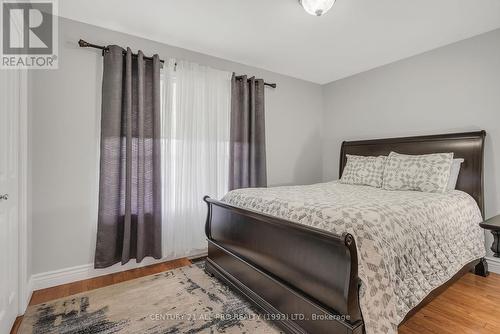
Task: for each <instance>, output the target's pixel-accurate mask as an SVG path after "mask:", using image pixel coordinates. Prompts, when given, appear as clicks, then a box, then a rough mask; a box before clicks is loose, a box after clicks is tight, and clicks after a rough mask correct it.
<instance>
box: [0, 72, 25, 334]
mask: <svg viewBox="0 0 500 334" xmlns="http://www.w3.org/2000/svg"><path fill="white" fill-rule="evenodd" d="M20 80H21V73H20V71H18V70H1V69H0V333H9V332H10V329H11V327H12V324H13V322H14V320H15V318H16V316H17V314H18V303H19V297H18V275H19V261H18V260H19V259H18V251H19V234H18V233H19V232H18V179H19V175H18V159H19V152H18V151H19V150H18V139H19V114H20V113H19V110H20V105H21V100H20V99H21V96H20Z"/></svg>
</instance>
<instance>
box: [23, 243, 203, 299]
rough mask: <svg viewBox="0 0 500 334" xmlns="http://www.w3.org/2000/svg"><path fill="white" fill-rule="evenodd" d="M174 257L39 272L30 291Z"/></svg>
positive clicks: (33, 278)
mask: <svg viewBox="0 0 500 334" xmlns="http://www.w3.org/2000/svg"><path fill="white" fill-rule="evenodd" d="M204 255H206V251H203V252H199V253H195V254H191V255H190V256H188V258H197V257H201V256H204ZM172 260H174V259H173V258H164V259H161V260H156V259H153V258H146V259H144V260H143V261H142V262H141V263H136V262H134V260H130V262H128V263H127V264H125V265H121V264H120V263H117V264H115V265H113V266H111V267H108V268H105V269H94V264H93V263H89V264H84V265H80V266H74V267H70V268H64V269H59V270H53V271H48V272H44V273H39V274H35V275H33V276H31V280H30V282H31V284H32V287H31V289H30V291H36V290H40V289H46V288H50V287H53V286H57V285H62V284H67V283H72V282H77V281H82V280H86V279H89V278H94V277H99V276H103V275H108V274H113V273H117V272H120V271H126V270H130V269H135V268H141V267H145V266H149V265H152V264H157V263H161V262H165V261H172Z"/></svg>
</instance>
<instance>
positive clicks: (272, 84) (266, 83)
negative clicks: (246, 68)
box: [235, 75, 276, 88]
mask: <svg viewBox="0 0 500 334" xmlns="http://www.w3.org/2000/svg"><path fill="white" fill-rule="evenodd" d="M235 78H236V79H237V80H241V79H243V75H237V76H235ZM264 86H269V87H271V88H276V84H275V83H268V82H264Z"/></svg>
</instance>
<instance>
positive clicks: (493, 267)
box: [486, 256, 500, 274]
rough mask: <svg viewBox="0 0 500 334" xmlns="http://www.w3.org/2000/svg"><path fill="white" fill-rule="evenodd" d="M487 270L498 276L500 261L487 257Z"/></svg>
mask: <svg viewBox="0 0 500 334" xmlns="http://www.w3.org/2000/svg"><path fill="white" fill-rule="evenodd" d="M486 262H487V263H488V270H489V271H490V272H492V273H497V274H500V259H499V258H497V257H492V256H487V257H486Z"/></svg>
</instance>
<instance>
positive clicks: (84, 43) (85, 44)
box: [78, 39, 89, 48]
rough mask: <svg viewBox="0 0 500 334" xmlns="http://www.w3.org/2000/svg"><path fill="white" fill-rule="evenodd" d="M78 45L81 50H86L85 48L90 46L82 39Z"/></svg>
mask: <svg viewBox="0 0 500 334" xmlns="http://www.w3.org/2000/svg"><path fill="white" fill-rule="evenodd" d="M78 45H79V46H80V47H81V48H85V47H88V46H89V43H87V42H85V41H84V40H83V39H80V40H79V41H78Z"/></svg>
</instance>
